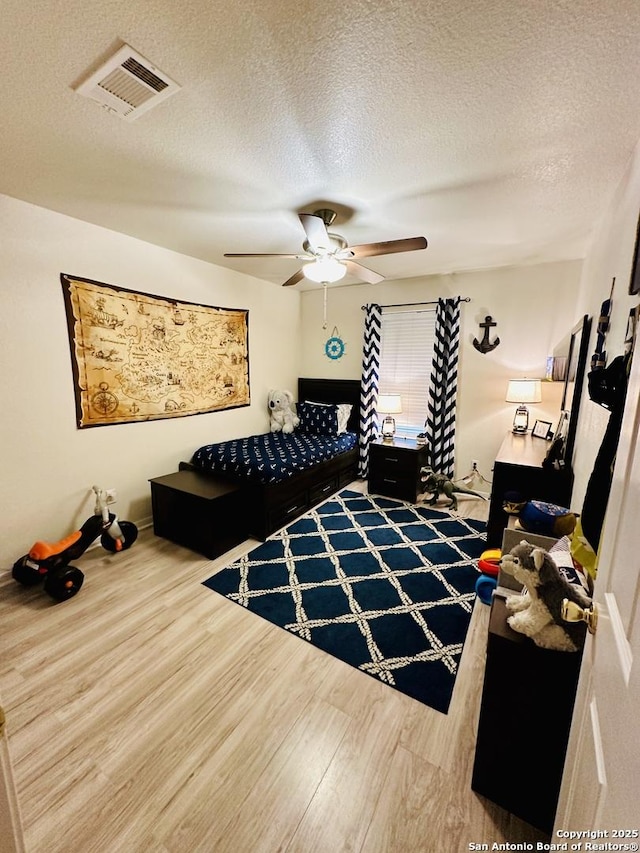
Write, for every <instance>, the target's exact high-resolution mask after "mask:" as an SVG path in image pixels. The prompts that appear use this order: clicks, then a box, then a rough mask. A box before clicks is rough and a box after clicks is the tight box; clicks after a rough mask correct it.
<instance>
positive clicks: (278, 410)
mask: <svg viewBox="0 0 640 853" xmlns="http://www.w3.org/2000/svg"><path fill="white" fill-rule="evenodd" d="M267 405H268V407H269V419H270V423H269V427H270V429H271V432H281V431H282V432H293V430H294V429H295V427H297V426H298V424H299V423H300V418H299V417H298V416H297V415H296V413H295V410H294V408H293V394H292V393H291V391H269V396H268V398H267Z"/></svg>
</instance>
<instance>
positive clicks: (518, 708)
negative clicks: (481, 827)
mask: <svg viewBox="0 0 640 853" xmlns="http://www.w3.org/2000/svg"><path fill="white" fill-rule="evenodd" d="M508 616H509V611H507V608H506V605H505V601H504V598H502V597H501V596H495V597H494V599H493V603H492V605H491V614H490V618H489V636H488V641H487V662H486V667H485V675H484V684H483V689H482V702H481V706H480V716H479V720H478V733H477V738H476V750H475V759H474V765H473V775H472V781H471V787H472V789H473V790H474V791H475V792H476V793H478V794H481V795H482V796H483V797H487V799H489V800H491V801H492V802H494V803H497V805H499V806H502V808H504V809H506V810H507V811H509V812H511V813H512V814H514V815H516V816H517V817H519V818H521V820H524V821H526V822H527V823H530V824H531V825H532V826H535V827H536V828H537V829H540V830H542V832H545V833H547V834H548V835H550V834H551V832H552V831H553V823H554V819H555V815H556V809H557V805H558V797H559V794H560V786H561V783H562V772H563V769H564V760H565V755H566V751H567V743H568V740H569V729H570V728H571V719H572V714H573V706H574V702H575V696H576V689H577V685H578V678H579V675H580V663H581V660H582V652H581V651H580V652H557V651H551V650H550V649H541V648H539V647H538V646H536V645H535V643H534V642H533V641H532V640H530V639H529V638H528V637H525V636H524V634H518V633H516V632H515V631H513V630H512V629H511V627H510V626H509V624H508V623H507V618H508Z"/></svg>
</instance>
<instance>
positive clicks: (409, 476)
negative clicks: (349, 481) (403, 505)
mask: <svg viewBox="0 0 640 853" xmlns="http://www.w3.org/2000/svg"><path fill="white" fill-rule="evenodd" d="M428 464H429V460H428V450H427V447H426V446H425V445H424V444H417V443H416V442H415V441H414V440H413V439H400V438H396V439H394V440H393V441H382V439H378V440H377V441H374V442H372V443H371V444H370V445H369V491H370V492H373V493H374V494H377V495H386V496H387V497H389V498H400V500H403V501H409V502H410V503H415V502H416V499H417V497H418V494H419V493H420V491H421V489H420V469H421V468H422V467H424V466H425V465H428Z"/></svg>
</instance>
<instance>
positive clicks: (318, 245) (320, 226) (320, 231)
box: [224, 208, 427, 287]
mask: <svg viewBox="0 0 640 853" xmlns="http://www.w3.org/2000/svg"><path fill="white" fill-rule="evenodd" d="M299 216H300V222H301V223H302V227H303V228H304V233H305V234H306V240H305V241H304V243H303V244H302V249H303V252H304V253H297V254H261V253H257V254H256V253H253V254H246V253H244V254H240V253H234V252H230V253H225V256H224V257H225V258H296V259H297V260H300V261H305V262H306V263H305V264H304V265H303V266H302V268H301V269H299V270H298V272H296V273H294V274H293V275H292V276H291V278H289V279H287V281H285V282H284V284H283V287H290V286H291V285H292V284H298V282H299V281H302V279H303V278H308V279H310V280H311V281H316V282H318V283H321V284H324V283H331V282H334V281H339V280H340V279H341V278H343V277H344V276H345V275H346V274H347V273H350V274H351V275H352V276H353V277H354V278H357V279H360V281H365V282H367V283H368V284H378V282H380V281H383V280H384V276H383V275H380V274H379V273H377V272H374V271H373V270H370V269H369V268H368V267H363V266H362V264H359V263H356V261H355V260H354V258H357V259H360V258H367V257H372V256H373V255H390V254H393V253H395V252H413V251H414V250H416V249H426V248H427V241H426V239H425V238H424V237H407V238H406V239H404V240H387V241H386V242H382V243H363V244H362V245H361V246H349V244H348V243H347V241H346V240H345V239H344V237H341V236H340V235H339V234H334V233H332V232H331V231H329V230H328V229H329V227H330V226H331V224H332V223H333V221H334V219H335V218H336V213H335V211H334V210H329V209H328V208H322V209H321V210H316V211H315V212H314V213H300V214H299Z"/></svg>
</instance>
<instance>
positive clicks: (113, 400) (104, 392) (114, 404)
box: [91, 382, 118, 415]
mask: <svg viewBox="0 0 640 853" xmlns="http://www.w3.org/2000/svg"><path fill="white" fill-rule="evenodd" d="M98 388H99V389H100V390H99V391H96V393H95V394H94V395H93V397H92V398H91V405H92V406H93V408H94V409H95V410H96V411H98V412H100V414H101V415H111V414H113V412H115V410H116V409H117V408H118V398H117V397H116V396H115V394H112V393H111V391H109V385H108V384H107V383H106V382H101V383H100V384H99V385H98Z"/></svg>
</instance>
